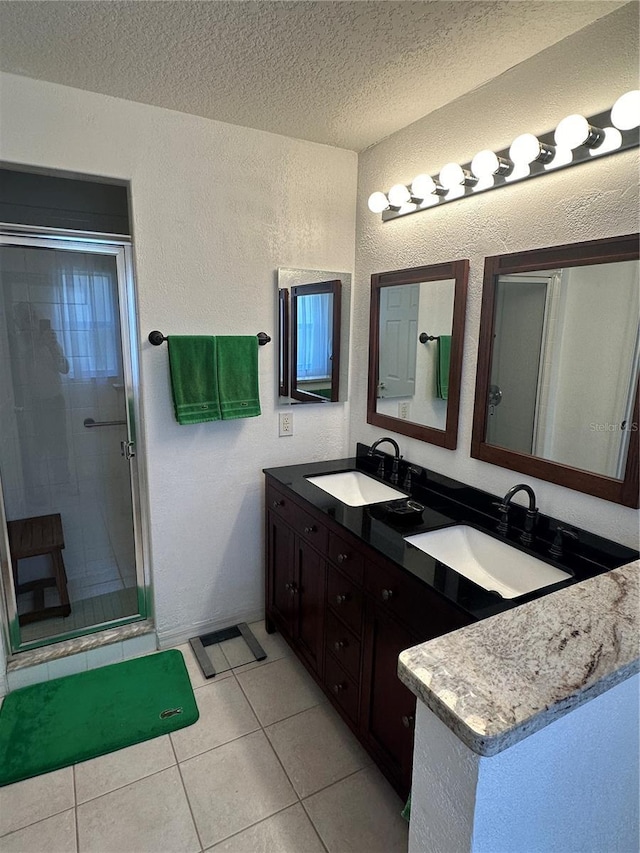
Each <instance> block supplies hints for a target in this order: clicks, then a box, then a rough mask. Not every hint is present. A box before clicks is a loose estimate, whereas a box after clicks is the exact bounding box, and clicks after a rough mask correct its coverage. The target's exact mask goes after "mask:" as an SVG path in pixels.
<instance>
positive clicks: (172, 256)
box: [0, 75, 357, 643]
mask: <svg viewBox="0 0 640 853" xmlns="http://www.w3.org/2000/svg"><path fill="white" fill-rule="evenodd" d="M0 82H1V86H0V113H1V115H2V126H1V129H0V141H1V151H0V155H1V156H2V159H4V160H5V161H9V162H14V163H19V164H24V165H32V166H38V167H44V168H50V169H63V170H68V171H72V172H77V173H80V174H87V175H97V176H109V177H112V178H120V179H125V180H128V181H130V182H131V196H132V210H133V230H134V240H135V257H136V279H137V289H138V303H139V320H140V338H141V341H142V400H143V406H144V414H145V424H144V435H145V439H146V442H147V464H148V479H149V500H150V519H151V548H152V566H153V581H154V588H155V608H156V620H157V628H158V632H159V634H160V636H161V639H164V642H165V643H168V642H171V641H173V640H175V639H181V638H184V637H188V636H194V635H196V634H198V633H202V630H209V629H210V627H211V626H212V625H216V624H217V625H218V626H219V627H221V626H222V625H225V624H233V622H234V621H237V620H238V619H242V618H250V617H252V616H255V617H257V615H258V614H259V613H260V612H261V611H262V608H263V594H264V593H263V556H262V554H263V547H262V540H263V517H262V506H263V500H262V494H263V475H262V473H261V469H262V468H263V467H265V466H275V465H282V464H285V463H290V462H297V461H299V462H302V461H305V460H312V459H313V460H317V459H323V458H333V457H340V456H344V455H346V454H347V447H348V445H347V437H348V436H347V419H348V408H349V404H348V403H347V404H338V405H333V406H320V407H318V406H308V407H304V406H303V407H298V408H296V410H295V413H294V434H293V436H292V437H287V438H282V439H281V438H278V423H277V407H276V402H275V401H276V393H277V388H276V385H275V376H276V354H277V350H276V344H275V341H276V329H275V327H274V322H275V316H276V311H275V295H274V290H275V287H274V281H275V270H276V269H277V268H278V267H279V266H292V267H293V266H295V267H308V268H312V269H345V270H351V269H353V262H354V241H355V236H354V235H355V203H354V199H355V189H356V168H357V158H356V155H355V154H354V153H353V152H349V151H344V150H340V149H335V148H329V147H327V146H322V145H316V144H313V143H309V142H303V141H298V140H294V139H288V138H285V137H281V136H276V135H274V134H269V133H264V132H261V131H253V130H249V129H246V128H242V127H235V126H232V125H228V124H223V123H221V122H214V121H209V120H206V119H202V118H197V117H194V116H190V115H186V114H182V113H177V112H172V111H169V110H164V109H159V108H156V107H151V106H146V105H142V104H137V103H132V102H128V101H124V100H119V99H116V98H109V97H105V96H103V95H98V94H93V93H88V92H82V91H79V90H76V89H71V88H68V87H64V86H58V85H55V84H49V83H43V82H38V81H35V80H30V79H26V78H21V77H17V76H13V75H2V77H1V78H0ZM309 199H313V203H311V202H309ZM151 329H161V330H162V331H163V332H164V333H165V334H178V335H180V334H222V335H228V334H255V333H257V332H258V331H266V332H268V333H269V334H271V335H272V337H273V342H272V344H271V345H269V346H266V347H262V348H260V352H259V358H260V395H261V403H262V412H263V414H262V416H261V417H259V418H253V419H250V420H247V421H242V420H239V421H232V422H227V423H210V424H200V425H195V426H179V425H178V424H177V423H176V422H175V420H174V417H173V409H172V405H171V398H170V389H169V375H168V364H167V348H166V346H163V347H160V348H156V347H152V346H151V345H150V344H148V343H147V340H146V338H147V335H148V333H149V331H150V330H151Z"/></svg>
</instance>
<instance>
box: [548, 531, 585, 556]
mask: <svg viewBox="0 0 640 853" xmlns="http://www.w3.org/2000/svg"><path fill="white" fill-rule="evenodd" d="M565 536H566V537H567V539H573V541H574V542H577V541H578V539H579V538H580V537H579V536H578V534H577V533H576V532H575V530H572V529H571V528H570V527H563V526H562V525H561V524H559V525H558V526H557V527H556V537H555V539H554V540H553V545H552V546H551V548H549V554H550V555H551V556H552V557H553V558H554V560H561V559H562V558H563V557H564V549H563V544H564V537H565Z"/></svg>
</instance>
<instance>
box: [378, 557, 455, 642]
mask: <svg viewBox="0 0 640 853" xmlns="http://www.w3.org/2000/svg"><path fill="white" fill-rule="evenodd" d="M364 584H365V589H366V591H367V592H368V593H369V594H370V595H371V596H372V597H373V599H374V600H375V601H376V603H377V604H378V605H379V606H381V607H382V608H384V609H386V610H387V611H388V612H389V613H391V614H393V615H394V616H397V617H398V618H399V619H401V620H402V621H403V622H404V623H405V624H406V625H407V626H408V627H409V628H410V629H411V631H412V632H413V633H414V634H415V635H416V637H418V638H419V639H420V641H421V642H422V641H424V640H429V639H432V638H433V637H439V636H440V635H441V634H445V633H447V632H448V631H454V630H455V629H456V628H461V627H462V626H463V625H468V624H469V622H471V621H472V620H471V618H470V617H468V616H465V615H464V614H463V613H460V612H459V611H458V610H456V608H454V607H453V606H451V605H449V604H447V602H446V601H443V600H442V598H441V597H440V596H439V595H437V594H436V593H434V592H432V591H431V590H430V589H429V587H427V586H426V584H423V583H422V582H421V581H419V580H418V578H414V577H412V576H411V575H410V574H408V573H407V572H404V571H403V570H402V569H400V568H398V567H397V566H394V565H393V564H391V563H389V564H387V565H385V566H384V567H383V566H379V565H377V564H376V563H370V564H369V565H368V566H367V572H366V576H365V581H364Z"/></svg>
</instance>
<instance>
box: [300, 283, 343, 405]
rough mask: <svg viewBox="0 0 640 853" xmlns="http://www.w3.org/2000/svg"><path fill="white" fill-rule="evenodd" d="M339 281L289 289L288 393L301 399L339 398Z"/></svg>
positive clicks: (328, 400) (329, 399) (301, 400)
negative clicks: (289, 350)
mask: <svg viewBox="0 0 640 853" xmlns="http://www.w3.org/2000/svg"><path fill="white" fill-rule="evenodd" d="M340 286H341V284H340V281H338V280H335V281H325V282H319V283H317V284H303V285H299V286H297V287H293V288H292V289H291V332H292V347H291V397H292V398H293V399H294V400H298V401H300V402H314V403H322V402H336V401H337V400H338V399H339V390H340V389H339V356H340Z"/></svg>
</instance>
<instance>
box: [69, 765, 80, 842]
mask: <svg viewBox="0 0 640 853" xmlns="http://www.w3.org/2000/svg"><path fill="white" fill-rule="evenodd" d="M71 777H72V779H73V822H74V826H75V831H76V851H77V853H80V827H79V825H78V784H77V780H76V765H75V764H73V765H72V766H71Z"/></svg>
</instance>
